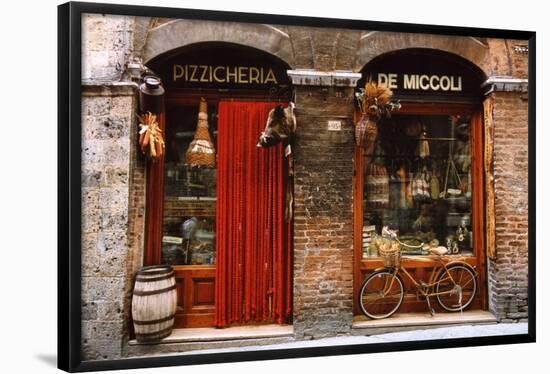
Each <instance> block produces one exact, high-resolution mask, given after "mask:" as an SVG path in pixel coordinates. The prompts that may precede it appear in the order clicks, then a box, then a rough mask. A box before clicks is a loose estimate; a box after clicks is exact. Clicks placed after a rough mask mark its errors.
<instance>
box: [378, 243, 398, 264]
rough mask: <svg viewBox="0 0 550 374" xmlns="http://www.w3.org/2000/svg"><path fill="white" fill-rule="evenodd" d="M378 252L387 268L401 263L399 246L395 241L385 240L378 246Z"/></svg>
mask: <svg viewBox="0 0 550 374" xmlns="http://www.w3.org/2000/svg"><path fill="white" fill-rule="evenodd" d="M378 254H379V255H380V257H382V262H383V263H384V266H385V267H387V268H393V267H397V266H399V264H400V263H401V247H400V245H399V243H397V242H393V241H392V242H386V243H383V244H381V245H379V246H378Z"/></svg>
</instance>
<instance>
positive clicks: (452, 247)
mask: <svg viewBox="0 0 550 374" xmlns="http://www.w3.org/2000/svg"><path fill="white" fill-rule="evenodd" d="M470 128H471V117H470V116H469V115H395V116H393V117H392V118H388V119H384V120H383V121H381V122H380V125H379V130H378V136H377V140H376V144H375V146H374V147H373V150H372V152H370V153H367V152H362V156H361V157H362V158H363V159H362V163H361V164H362V169H363V170H362V173H363V178H362V180H363V196H362V205H363V206H362V208H363V227H362V258H364V259H368V258H373V257H378V253H377V250H376V245H375V241H376V238H377V237H378V235H379V234H380V233H381V230H382V228H383V227H384V226H387V227H388V228H390V229H392V230H396V231H397V233H398V237H399V239H400V241H401V242H403V243H404V244H405V245H403V246H402V253H403V254H406V255H426V254H428V253H429V251H428V250H429V248H430V247H436V246H445V247H446V248H447V249H448V253H449V254H461V255H473V234H472V231H473V230H472V171H471V169H472V168H471V166H472V151H471V133H470Z"/></svg>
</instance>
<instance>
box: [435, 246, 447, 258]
mask: <svg viewBox="0 0 550 374" xmlns="http://www.w3.org/2000/svg"><path fill="white" fill-rule="evenodd" d="M447 252H449V250H448V249H447V247H443V246H439V247H435V248H430V253H431V254H433V255H438V256H443V255H444V254H446V253H447Z"/></svg>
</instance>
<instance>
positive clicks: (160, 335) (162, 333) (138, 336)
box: [136, 326, 172, 341]
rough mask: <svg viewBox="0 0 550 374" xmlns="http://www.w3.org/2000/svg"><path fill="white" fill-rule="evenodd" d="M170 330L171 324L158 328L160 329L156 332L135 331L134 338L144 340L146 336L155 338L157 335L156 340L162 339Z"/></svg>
mask: <svg viewBox="0 0 550 374" xmlns="http://www.w3.org/2000/svg"><path fill="white" fill-rule="evenodd" d="M171 332H172V326H170V327H167V328H165V329H163V330H160V331H157V332H146V333H139V334H138V333H136V339H137V340H138V341H140V340H142V341H146V340H147V338H149V339H151V338H155V337H157V338H158V340H160V339H163V338H165V337H167V336H168V335H170V333H171ZM151 340H156V339H151Z"/></svg>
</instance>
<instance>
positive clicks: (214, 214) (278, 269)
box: [145, 95, 292, 328]
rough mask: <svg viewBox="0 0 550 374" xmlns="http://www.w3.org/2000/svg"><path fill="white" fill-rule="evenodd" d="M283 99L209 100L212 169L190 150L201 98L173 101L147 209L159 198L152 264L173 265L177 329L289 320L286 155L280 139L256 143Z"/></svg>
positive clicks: (148, 258) (149, 251)
mask: <svg viewBox="0 0 550 374" xmlns="http://www.w3.org/2000/svg"><path fill="white" fill-rule="evenodd" d="M220 100H221V101H220ZM277 104H278V103H273V102H257V101H249V102H239V101H233V100H231V101H223V99H219V98H216V99H211V100H209V102H208V121H209V132H210V136H211V138H212V141H213V142H214V144H215V145H216V150H217V153H218V154H217V157H218V161H217V164H216V167H215V168H199V169H197V168H194V169H190V168H188V167H187V166H185V152H186V150H187V148H188V146H189V144H190V142H191V140H192V139H193V135H194V132H195V129H196V126H197V116H198V97H184V98H182V97H177V96H175V95H174V96H172V97H168V98H167V100H166V126H165V127H166V129H165V134H166V154H165V159H164V160H163V164H164V165H162V164H161V163H158V164H155V165H153V164H150V165H149V175H151V173H152V172H153V173H154V176H155V178H157V179H156V183H155V184H153V186H152V185H151V184H150V185H149V187H148V199H147V200H148V202H147V207H148V209H149V208H150V207H151V206H155V205H154V204H153V203H152V202H154V201H156V202H157V203H160V204H161V206H162V209H161V217H153V218H154V219H155V220H157V222H158V220H160V222H162V227H161V230H162V232H161V234H162V235H159V236H160V237H161V240H159V242H160V245H158V244H156V243H154V242H152V241H148V246H147V251H146V255H145V264H159V263H163V264H170V265H172V267H173V268H174V270H175V275H176V287H177V295H178V296H177V297H178V298H177V311H176V318H175V326H174V327H176V328H190V327H212V326H218V327H224V326H229V325H238V324H246V323H254V324H257V323H288V322H289V320H290V318H291V315H292V311H291V304H292V298H291V297H292V296H291V290H292V278H291V237H290V234H291V230H290V228H291V226H290V223H289V222H286V221H285V220H284V208H285V206H284V202H285V197H286V173H287V171H286V162H285V161H286V159H285V158H284V155H283V150H282V146H281V145H279V146H276V147H271V148H269V149H262V148H258V147H257V146H256V143H257V141H258V138H259V135H260V133H261V132H262V131H263V129H264V127H265V123H266V120H267V115H268V113H269V110H270V109H271V108H273V107H274V106H276V105H277ZM160 167H162V168H163V170H164V172H163V173H162V176H161V175H160V172H159V170H157V169H158V168H160ZM159 180H160V183H159ZM159 184H160V186H159ZM157 208H158V206H157ZM154 211H155V210H153V209H152V210H151V211H150V212H149V213H148V215H147V219H151V216H152V212H154ZM157 214H158V213H157ZM152 227H153V228H154V225H153V226H149V225H148V235H150V237H153V236H154V235H153V234H154V233H153V232H151V230H152Z"/></svg>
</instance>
